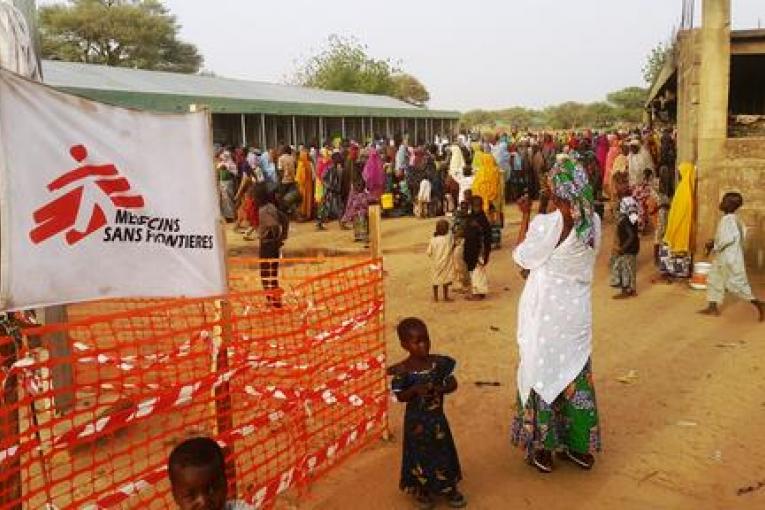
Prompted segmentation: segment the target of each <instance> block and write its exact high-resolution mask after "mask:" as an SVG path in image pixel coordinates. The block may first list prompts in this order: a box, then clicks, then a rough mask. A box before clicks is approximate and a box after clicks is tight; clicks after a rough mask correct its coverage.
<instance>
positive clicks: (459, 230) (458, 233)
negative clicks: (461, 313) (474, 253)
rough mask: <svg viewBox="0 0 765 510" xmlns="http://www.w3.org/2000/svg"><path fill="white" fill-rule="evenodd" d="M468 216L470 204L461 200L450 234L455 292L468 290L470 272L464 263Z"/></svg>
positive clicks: (469, 286)
mask: <svg viewBox="0 0 765 510" xmlns="http://www.w3.org/2000/svg"><path fill="white" fill-rule="evenodd" d="M469 216H470V204H468V203H467V202H461V203H460V205H459V209H457V211H456V212H455V213H454V218H453V223H452V234H453V235H454V262H453V267H454V278H453V283H455V285H456V286H457V288H456V289H455V290H454V291H455V292H461V293H465V292H470V288H471V285H470V272H468V269H467V265H466V264H465V222H466V221H467V219H468V217H469Z"/></svg>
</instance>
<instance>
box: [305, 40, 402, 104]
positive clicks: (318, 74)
mask: <svg viewBox="0 0 765 510" xmlns="http://www.w3.org/2000/svg"><path fill="white" fill-rule="evenodd" d="M396 71H397V68H396V67H395V66H394V65H393V63H392V62H390V61H389V60H380V59H375V58H372V57H370V56H369V55H368V54H367V48H366V47H365V46H363V45H362V44H361V43H360V42H358V40H356V39H353V38H349V37H342V36H339V35H336V34H333V35H330V36H329V39H328V40H327V46H326V47H325V48H324V49H323V50H321V51H320V52H319V53H318V54H316V55H314V56H312V57H310V58H309V59H308V60H306V61H305V62H304V63H302V64H301V65H300V67H299V69H298V71H297V73H296V74H295V77H294V79H293V81H294V82H295V83H296V84H298V85H302V86H304V87H315V88H320V89H326V90H342V91H345V92H362V93H365V94H383V95H388V96H392V95H394V94H395V91H396V87H395V82H394V79H393V74H394V73H395V72H396Z"/></svg>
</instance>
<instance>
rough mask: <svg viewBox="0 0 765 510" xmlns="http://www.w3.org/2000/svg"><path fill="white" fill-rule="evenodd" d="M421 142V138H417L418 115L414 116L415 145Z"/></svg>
mask: <svg viewBox="0 0 765 510" xmlns="http://www.w3.org/2000/svg"><path fill="white" fill-rule="evenodd" d="M418 143H420V142H419V139H418V138H417V117H415V118H414V145H415V146H416V145H417V144H418Z"/></svg>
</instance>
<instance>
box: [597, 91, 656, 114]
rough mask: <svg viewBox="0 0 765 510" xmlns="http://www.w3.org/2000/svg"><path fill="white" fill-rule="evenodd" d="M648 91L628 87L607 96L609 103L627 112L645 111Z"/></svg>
mask: <svg viewBox="0 0 765 510" xmlns="http://www.w3.org/2000/svg"><path fill="white" fill-rule="evenodd" d="M647 98H648V91H647V90H646V89H644V88H641V87H627V88H624V89H621V90H617V91H616V92H611V93H610V94H608V95H607V96H606V99H607V100H608V102H609V103H611V104H612V105H614V106H616V107H617V108H624V109H625V110H635V109H637V110H641V111H642V110H643V107H644V106H645V102H646V99H647Z"/></svg>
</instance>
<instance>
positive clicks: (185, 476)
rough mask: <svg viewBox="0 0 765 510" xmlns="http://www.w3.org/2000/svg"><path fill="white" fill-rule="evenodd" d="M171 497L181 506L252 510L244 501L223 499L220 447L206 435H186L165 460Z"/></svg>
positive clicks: (224, 484)
mask: <svg viewBox="0 0 765 510" xmlns="http://www.w3.org/2000/svg"><path fill="white" fill-rule="evenodd" d="M167 464H168V465H167V473H168V475H169V477H170V485H171V488H172V493H173V499H174V500H175V504H176V505H178V508H179V509H180V510H197V509H205V510H254V509H255V507H253V506H251V505H248V504H246V503H244V502H243V501H226V491H227V488H228V487H227V485H228V484H227V480H226V463H225V460H224V457H223V450H222V449H221V447H220V446H218V443H216V442H215V441H214V440H213V439H210V438H209V437H195V438H192V439H187V440H186V441H184V442H182V443H181V444H179V445H178V446H176V447H175V448H174V449H173V451H172V452H171V453H170V458H169V459H168V462H167Z"/></svg>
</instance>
